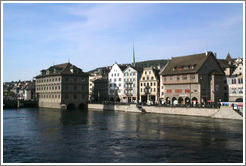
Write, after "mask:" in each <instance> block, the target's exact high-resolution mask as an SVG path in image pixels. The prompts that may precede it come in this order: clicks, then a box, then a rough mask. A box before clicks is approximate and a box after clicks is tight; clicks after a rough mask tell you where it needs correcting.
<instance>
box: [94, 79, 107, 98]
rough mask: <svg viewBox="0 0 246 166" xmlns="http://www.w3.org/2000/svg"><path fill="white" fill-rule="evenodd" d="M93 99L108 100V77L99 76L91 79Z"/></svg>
mask: <svg viewBox="0 0 246 166" xmlns="http://www.w3.org/2000/svg"><path fill="white" fill-rule="evenodd" d="M93 84H94V89H93V99H94V100H93V101H96V102H99V103H101V102H104V101H108V99H109V98H108V79H105V78H101V79H96V80H95V81H93Z"/></svg>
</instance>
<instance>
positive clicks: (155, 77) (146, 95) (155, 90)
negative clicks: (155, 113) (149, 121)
mask: <svg viewBox="0 0 246 166" xmlns="http://www.w3.org/2000/svg"><path fill="white" fill-rule="evenodd" d="M159 72H160V70H159V69H157V68H153V67H147V68H144V69H143V73H142V76H141V78H140V81H139V83H140V102H144V103H145V102H146V103H151V104H154V103H158V102H159V82H160V76H159Z"/></svg>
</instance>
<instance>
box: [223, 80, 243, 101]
mask: <svg viewBox="0 0 246 166" xmlns="http://www.w3.org/2000/svg"><path fill="white" fill-rule="evenodd" d="M227 82H228V86H229V101H230V102H234V101H236V102H243V75H240V76H238V77H228V78H227Z"/></svg>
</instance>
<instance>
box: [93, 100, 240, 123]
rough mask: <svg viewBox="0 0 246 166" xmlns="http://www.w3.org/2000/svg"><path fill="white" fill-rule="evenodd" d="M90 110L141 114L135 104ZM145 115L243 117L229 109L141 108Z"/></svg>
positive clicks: (96, 107)
mask: <svg viewBox="0 0 246 166" xmlns="http://www.w3.org/2000/svg"><path fill="white" fill-rule="evenodd" d="M88 108H90V109H99V110H113V111H125V112H139V113H140V112H141V111H140V110H139V109H138V108H137V107H136V105H135V104H130V105H109V104H105V105H104V104H88ZM142 108H143V109H144V110H145V111H146V112H147V113H161V114H172V115H188V116H200V117H210V118H221V119H235V120H243V116H242V115H240V114H238V113H237V112H236V111H234V110H233V109H232V108H231V107H221V108H220V109H216V108H186V107H156V106H142Z"/></svg>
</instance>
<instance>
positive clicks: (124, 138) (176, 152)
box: [3, 108, 243, 163]
mask: <svg viewBox="0 0 246 166" xmlns="http://www.w3.org/2000/svg"><path fill="white" fill-rule="evenodd" d="M3 162H4V163H242V162H243V122H242V121H238V120H223V119H211V118H204V117H191V116H177V115H165V114H150V113H127V112H121V111H106V110H104V111H100V110H83V111H60V110H56V109H43V108H21V109H5V110H3Z"/></svg>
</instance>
